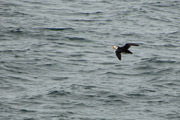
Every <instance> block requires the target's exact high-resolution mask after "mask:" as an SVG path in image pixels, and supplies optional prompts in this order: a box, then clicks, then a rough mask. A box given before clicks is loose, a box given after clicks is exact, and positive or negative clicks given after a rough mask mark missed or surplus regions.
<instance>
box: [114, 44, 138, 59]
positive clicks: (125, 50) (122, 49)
mask: <svg viewBox="0 0 180 120" xmlns="http://www.w3.org/2000/svg"><path fill="white" fill-rule="evenodd" d="M131 46H139V45H138V44H136V43H126V44H125V45H124V46H122V47H119V46H113V49H115V50H116V51H115V53H116V56H117V57H118V59H119V60H121V53H127V54H132V52H131V51H129V50H128V49H129V48H130V47H131Z"/></svg>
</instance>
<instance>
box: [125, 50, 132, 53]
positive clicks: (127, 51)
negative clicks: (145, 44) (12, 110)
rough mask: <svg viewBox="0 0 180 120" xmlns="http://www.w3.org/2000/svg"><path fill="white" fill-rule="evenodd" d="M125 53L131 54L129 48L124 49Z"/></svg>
mask: <svg viewBox="0 0 180 120" xmlns="http://www.w3.org/2000/svg"><path fill="white" fill-rule="evenodd" d="M125 53H128V54H133V53H132V52H131V51H129V50H126V51H125Z"/></svg>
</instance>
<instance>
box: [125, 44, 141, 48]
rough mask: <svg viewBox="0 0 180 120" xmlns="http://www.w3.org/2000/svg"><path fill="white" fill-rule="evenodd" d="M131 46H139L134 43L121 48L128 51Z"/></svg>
mask: <svg viewBox="0 0 180 120" xmlns="http://www.w3.org/2000/svg"><path fill="white" fill-rule="evenodd" d="M131 46H139V45H138V44H136V43H126V44H125V45H124V46H123V47H124V48H125V49H129V48H130V47H131Z"/></svg>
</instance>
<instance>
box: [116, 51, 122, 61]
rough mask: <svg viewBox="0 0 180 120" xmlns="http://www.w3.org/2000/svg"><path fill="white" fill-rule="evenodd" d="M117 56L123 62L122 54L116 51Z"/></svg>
mask: <svg viewBox="0 0 180 120" xmlns="http://www.w3.org/2000/svg"><path fill="white" fill-rule="evenodd" d="M116 56H117V57H118V59H119V60H121V53H120V52H119V51H116Z"/></svg>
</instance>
